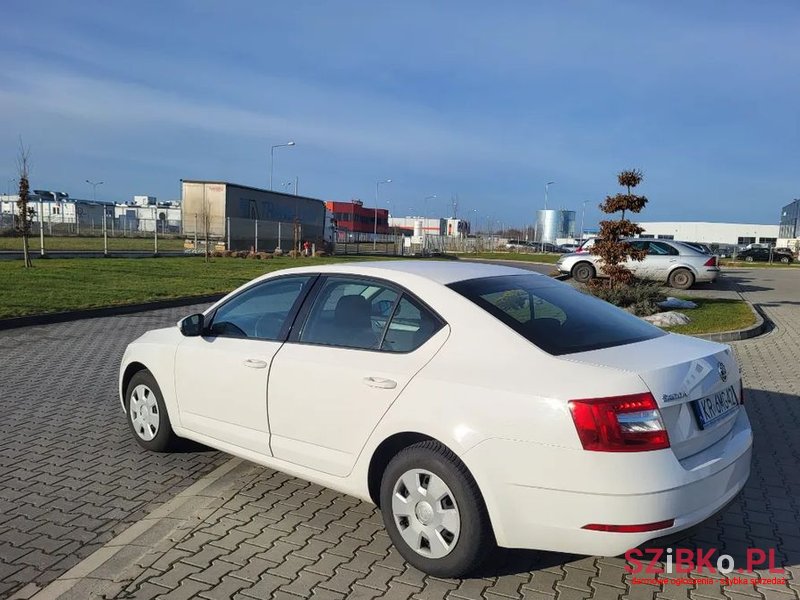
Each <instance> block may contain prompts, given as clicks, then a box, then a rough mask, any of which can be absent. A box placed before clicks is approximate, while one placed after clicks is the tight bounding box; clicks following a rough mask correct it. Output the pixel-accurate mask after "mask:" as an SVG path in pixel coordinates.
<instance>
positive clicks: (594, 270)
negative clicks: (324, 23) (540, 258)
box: [556, 238, 719, 290]
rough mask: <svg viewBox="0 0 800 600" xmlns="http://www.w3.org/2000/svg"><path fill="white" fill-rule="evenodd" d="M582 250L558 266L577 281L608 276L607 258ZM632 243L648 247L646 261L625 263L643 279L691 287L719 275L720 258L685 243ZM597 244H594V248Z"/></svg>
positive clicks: (581, 281) (648, 240) (671, 285)
mask: <svg viewBox="0 0 800 600" xmlns="http://www.w3.org/2000/svg"><path fill="white" fill-rule="evenodd" d="M593 239H595V238H592V239H590V240H587V241H586V243H585V244H584V246H582V247H581V248H580V251H579V252H574V253H572V254H565V255H564V256H562V257H561V258H560V259H559V260H558V262H557V263H556V268H557V269H558V270H559V271H560V272H561V273H564V274H568V275H571V276H572V278H573V279H575V281H578V282H580V283H586V282H588V281H590V280H592V279H594V278H595V277H605V274H604V273H603V261H602V259H601V258H600V257H599V256H598V255H597V254H592V252H591V250H589V251H586V249H585V247H586V246H587V245H588V244H589V242H592V240H593ZM626 241H627V242H628V243H629V244H631V246H634V247H635V248H639V249H642V250H645V251H646V252H647V255H646V256H645V258H644V260H628V261H626V262H625V266H626V267H628V269H630V271H631V272H632V273H633V274H634V275H635V276H636V277H638V278H639V279H647V280H650V281H661V282H665V283H666V284H667V285H669V286H670V287H673V288H677V289H681V290H688V289H689V288H690V287H692V286H693V285H694V284H695V283H711V282H713V281H714V280H715V279H716V278H717V276H718V275H719V264H718V263H719V259H718V258H717V257H716V256H713V255H709V254H706V253H705V252H702V251H700V250H698V249H697V248H693V247H692V246H690V245H687V244H685V243H683V242H675V241H671V240H670V241H667V240H650V239H641V238H636V239H629V240H626ZM593 245H594V244H593V243H592V244H591V246H588V247H589V248H591V247H592V246H593Z"/></svg>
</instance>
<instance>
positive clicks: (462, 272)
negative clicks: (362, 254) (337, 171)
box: [271, 259, 550, 285]
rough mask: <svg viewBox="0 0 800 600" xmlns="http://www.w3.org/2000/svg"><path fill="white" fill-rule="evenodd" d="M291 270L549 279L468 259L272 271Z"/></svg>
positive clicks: (443, 279) (445, 278)
mask: <svg viewBox="0 0 800 600" xmlns="http://www.w3.org/2000/svg"><path fill="white" fill-rule="evenodd" d="M288 271H294V272H306V273H307V272H314V273H352V274H361V275H371V276H373V277H384V278H386V279H391V277H392V274H395V273H405V274H408V275H416V276H418V277H422V278H424V279H429V280H431V281H434V282H436V283H440V284H442V285H447V284H449V283H454V282H456V281H464V280H466V279H478V278H481V277H500V276H503V275H533V276H536V277H542V278H543V279H548V280H549V279H550V278H549V277H547V276H546V275H542V274H541V273H536V272H535V271H529V270H527V269H519V268H517V267H507V266H505V265H498V264H493V263H482V262H469V261H466V260H428V259H424V260H420V259H416V260H376V261H359V262H347V263H335V264H328V265H316V266H314V265H311V266H307V267H306V266H304V267H300V268H296V269H287V270H286V271H273V273H271V274H275V273H286V272H288Z"/></svg>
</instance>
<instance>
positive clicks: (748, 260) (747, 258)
mask: <svg viewBox="0 0 800 600" xmlns="http://www.w3.org/2000/svg"><path fill="white" fill-rule="evenodd" d="M744 260H745V262H753V257H752V256H745V257H744Z"/></svg>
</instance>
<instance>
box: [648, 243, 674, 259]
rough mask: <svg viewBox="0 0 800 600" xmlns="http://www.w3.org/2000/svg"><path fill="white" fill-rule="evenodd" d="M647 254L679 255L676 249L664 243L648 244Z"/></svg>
mask: <svg viewBox="0 0 800 600" xmlns="http://www.w3.org/2000/svg"><path fill="white" fill-rule="evenodd" d="M647 253H648V254H650V255H656V256H676V255H678V254H680V253H679V252H678V250H677V249H675V248H673V247H672V246H670V245H669V244H665V243H664V242H650V246H649V247H648V248H647Z"/></svg>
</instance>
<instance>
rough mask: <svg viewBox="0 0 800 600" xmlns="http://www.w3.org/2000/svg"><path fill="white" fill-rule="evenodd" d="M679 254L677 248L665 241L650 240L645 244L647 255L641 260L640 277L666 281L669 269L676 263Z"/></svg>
mask: <svg viewBox="0 0 800 600" xmlns="http://www.w3.org/2000/svg"><path fill="white" fill-rule="evenodd" d="M679 255H680V252H678V249H677V248H674V247H673V246H671V245H669V244H667V243H665V242H653V241H651V242H650V243H649V244H648V246H647V256H646V257H645V259H644V261H643V262H644V274H643V275H641V277H642V278H643V279H651V280H653V281H666V280H667V278H668V277H669V272H670V270H671V269H672V268H673V267H674V266H675V265H676V264H677V262H678V256H679Z"/></svg>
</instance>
